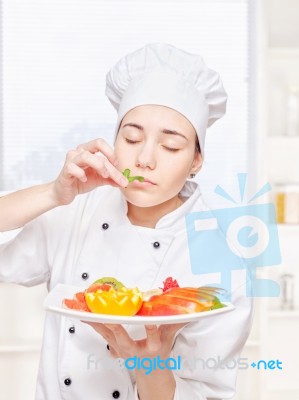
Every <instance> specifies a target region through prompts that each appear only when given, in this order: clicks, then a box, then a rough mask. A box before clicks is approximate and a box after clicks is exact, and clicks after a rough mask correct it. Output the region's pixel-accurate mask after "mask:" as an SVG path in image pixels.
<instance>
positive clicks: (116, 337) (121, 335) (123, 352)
mask: <svg viewBox="0 0 299 400" xmlns="http://www.w3.org/2000/svg"><path fill="white" fill-rule="evenodd" d="M87 323H88V324H89V325H90V326H92V327H93V328H94V329H95V330H96V331H97V332H98V333H99V334H100V335H101V336H102V337H103V338H104V339H105V340H106V341H107V343H108V345H109V349H110V352H111V356H112V357H114V358H123V359H127V358H129V357H134V356H136V357H140V358H143V357H149V358H154V357H156V356H160V357H161V358H164V359H165V358H168V357H169V355H170V352H171V349H172V347H173V344H174V341H175V337H176V334H177V332H178V331H179V330H180V329H181V328H183V327H184V326H185V325H187V323H182V324H169V325H160V326H159V327H158V326H156V325H145V331H146V337H145V338H144V339H140V340H134V339H132V338H131V337H130V336H129V334H128V332H127V331H126V330H125V328H124V327H123V326H122V325H114V324H101V323H94V322H87Z"/></svg>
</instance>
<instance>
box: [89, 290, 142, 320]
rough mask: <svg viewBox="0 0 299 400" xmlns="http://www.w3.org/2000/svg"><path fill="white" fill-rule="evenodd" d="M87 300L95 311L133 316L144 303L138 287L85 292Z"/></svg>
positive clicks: (91, 309)
mask: <svg viewBox="0 0 299 400" xmlns="http://www.w3.org/2000/svg"><path fill="white" fill-rule="evenodd" d="M85 300H86V304H87V307H88V308H89V309H90V311H91V312H93V313H97V314H110V315H125V316H132V315H135V314H136V313H137V312H138V310H139V309H140V307H141V305H142V293H141V292H140V291H139V290H138V289H137V288H133V289H129V288H126V287H122V288H120V289H118V290H115V289H113V288H111V289H110V290H109V291H106V290H101V289H99V290H97V291H96V292H92V293H89V292H85Z"/></svg>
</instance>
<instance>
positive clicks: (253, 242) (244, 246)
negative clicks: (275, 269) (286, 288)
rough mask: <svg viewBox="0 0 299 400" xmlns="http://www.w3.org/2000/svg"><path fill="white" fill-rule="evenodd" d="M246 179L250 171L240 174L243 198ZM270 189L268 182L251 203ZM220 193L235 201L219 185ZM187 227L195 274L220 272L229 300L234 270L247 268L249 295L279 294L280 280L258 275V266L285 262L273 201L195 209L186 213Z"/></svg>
mask: <svg viewBox="0 0 299 400" xmlns="http://www.w3.org/2000/svg"><path fill="white" fill-rule="evenodd" d="M246 178H247V174H238V179H239V189H240V193H241V198H243V194H244V187H245V181H246ZM270 189H271V187H270V185H269V184H267V185H265V186H264V187H263V188H262V189H261V190H260V191H259V192H258V193H257V194H256V195H255V196H254V197H253V198H252V199H251V200H250V201H249V202H251V201H252V200H253V199H256V198H257V197H259V196H261V194H264V193H266V192H267V191H269V190H270ZM216 193H218V194H220V195H221V196H223V197H225V198H227V199H230V200H232V199H231V197H230V196H229V195H227V193H226V192H224V190H223V189H222V188H221V187H219V186H218V187H217V188H216ZM234 203H236V202H234ZM186 228H187V237H188V246H189V255H190V264H191V269H192V272H193V274H211V273H219V274H220V277H221V278H220V283H217V285H219V286H221V287H222V288H224V289H225V290H226V293H227V295H226V299H227V298H228V297H229V296H230V294H231V280H232V271H234V270H240V269H245V270H246V293H247V296H249V297H251V296H254V297H266V296H268V297H276V296H279V292H280V290H279V284H278V283H277V282H275V281H273V280H269V279H257V277H256V271H257V268H259V267H267V266H272V265H278V264H280V263H281V254H280V247H279V238H278V230H277V225H276V217H275V208H274V205H273V204H270V203H266V204H256V205H245V206H243V205H241V206H238V205H237V206H236V207H232V208H224V209H218V210H208V211H200V212H192V213H189V214H187V215H186Z"/></svg>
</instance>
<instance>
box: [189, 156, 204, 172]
mask: <svg viewBox="0 0 299 400" xmlns="http://www.w3.org/2000/svg"><path fill="white" fill-rule="evenodd" d="M202 163H203V159H202V156H201V154H200V152H199V151H198V150H195V153H194V159H193V162H192V165H191V169H190V174H191V173H192V174H196V173H197V172H198V171H199V170H200V169H201V167H202Z"/></svg>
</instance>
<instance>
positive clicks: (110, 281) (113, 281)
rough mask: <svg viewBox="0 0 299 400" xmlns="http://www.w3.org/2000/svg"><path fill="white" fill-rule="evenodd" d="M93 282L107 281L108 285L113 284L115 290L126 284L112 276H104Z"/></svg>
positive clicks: (101, 282)
mask: <svg viewBox="0 0 299 400" xmlns="http://www.w3.org/2000/svg"><path fill="white" fill-rule="evenodd" d="M93 283H99V284H103V283H107V284H108V285H111V286H112V287H113V289H114V290H118V289H120V288H122V287H124V286H125V285H124V284H123V283H121V282H120V281H118V280H117V279H115V278H112V277H104V278H101V279H98V280H96V281H94V282H93Z"/></svg>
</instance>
